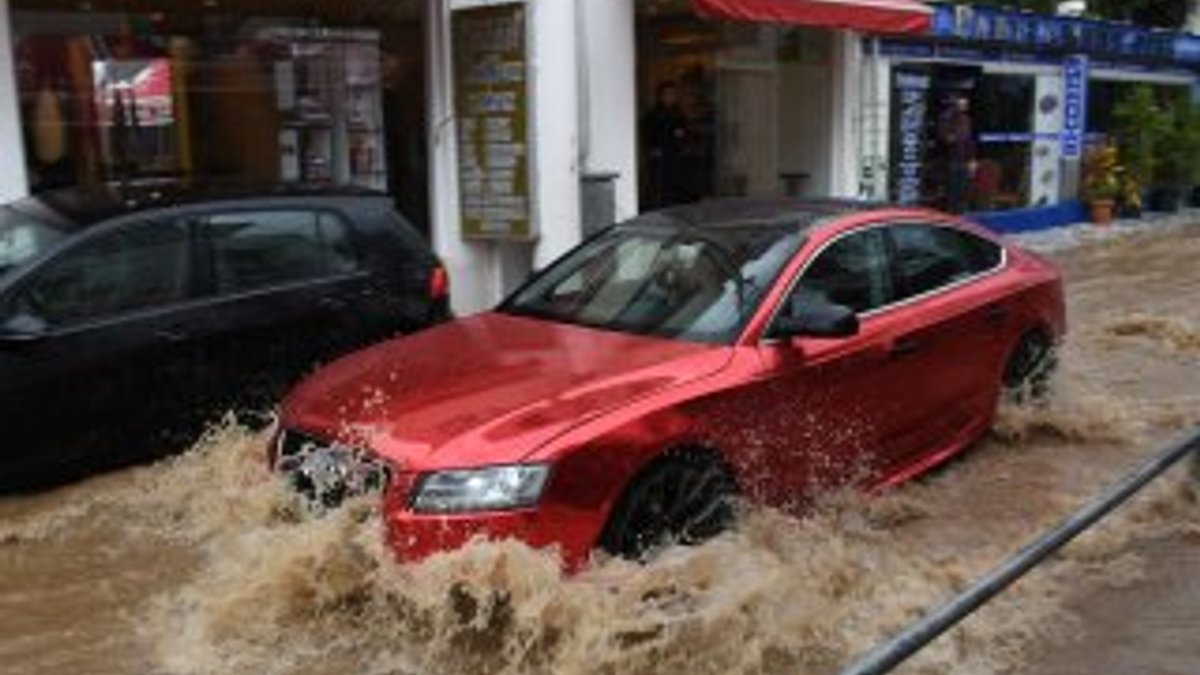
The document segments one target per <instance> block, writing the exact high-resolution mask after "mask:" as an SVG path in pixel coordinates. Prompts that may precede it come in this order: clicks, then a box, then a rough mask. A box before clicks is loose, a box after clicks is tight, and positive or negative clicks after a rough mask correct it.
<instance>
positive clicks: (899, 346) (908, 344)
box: [892, 337, 921, 357]
mask: <svg viewBox="0 0 1200 675" xmlns="http://www.w3.org/2000/svg"><path fill="white" fill-rule="evenodd" d="M920 350H921V341H920V340H918V339H917V338H915V337H902V338H899V339H897V340H896V341H895V342H893V343H892V356H895V357H900V356H908V355H909V354H915V353H916V352H918V351H920Z"/></svg>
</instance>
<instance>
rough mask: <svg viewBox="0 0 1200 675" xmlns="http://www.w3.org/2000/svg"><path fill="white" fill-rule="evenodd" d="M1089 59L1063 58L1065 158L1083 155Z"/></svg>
mask: <svg viewBox="0 0 1200 675" xmlns="http://www.w3.org/2000/svg"><path fill="white" fill-rule="evenodd" d="M1087 86H1088V59H1087V57H1086V56H1068V57H1067V58H1066V59H1065V60H1063V94H1064V96H1063V130H1062V156H1063V159H1079V158H1080V157H1081V156H1083V145H1084V134H1086V133H1087Z"/></svg>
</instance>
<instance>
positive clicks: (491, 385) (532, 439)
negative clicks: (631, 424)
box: [283, 313, 731, 470]
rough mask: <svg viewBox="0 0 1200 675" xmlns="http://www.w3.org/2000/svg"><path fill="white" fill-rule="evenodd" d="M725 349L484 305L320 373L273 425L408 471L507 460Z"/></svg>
mask: <svg viewBox="0 0 1200 675" xmlns="http://www.w3.org/2000/svg"><path fill="white" fill-rule="evenodd" d="M730 353H731V349H730V348H729V347H725V346H713V345H705V344H698V343H690V342H682V341H674V340H665V339H661V338H648V337H642V336H636V335H627V334H622V333H615V332H608V331H601V330H595V329H591V328H583V327H579V326H572V325H568V324H561V323H551V322H547V321H541V320H536V319H529V318H522V317H516V316H509V315H504V314H499V313H489V314H483V315H479V316H476V317H472V318H469V319H463V320H459V321H454V322H451V323H448V324H443V325H441V326H438V327H436V328H433V329H430V330H427V331H425V332H423V333H418V334H416V335H414V336H411V337H406V338H401V339H397V340H392V341H390V342H386V343H383V344H381V345H377V346H375V347H372V348H370V349H367V350H365V351H362V352H359V353H357V354H353V355H351V356H349V357H346V358H344V359H342V360H340V361H338V362H335V363H333V364H331V365H330V366H328V367H326V368H324V369H322V370H320V371H318V372H317V373H316V374H315V375H313V376H312V377H310V378H309V379H308V380H307V381H305V382H304V383H303V384H301V385H300V386H299V387H298V388H297V389H296V390H295V391H294V392H293V393H292V395H291V396H290V397H289V398H288V400H287V401H286V403H285V405H284V413H283V424H285V425H288V426H292V427H296V428H299V429H304V430H307V431H309V432H313V433H318V434H320V435H324V436H336V437H338V438H339V439H341V440H343V441H347V442H351V443H355V444H360V445H366V446H367V447H369V448H371V449H372V450H373V451H375V452H377V453H379V454H381V455H384V456H386V457H387V458H389V459H391V460H392V461H394V462H397V463H399V464H401V465H403V466H405V467H406V468H411V469H413V470H420V469H423V468H431V467H452V466H472V465H476V464H490V463H503V462H515V461H519V460H520V459H521V458H522V457H524V456H525V455H527V454H529V453H530V452H532V451H533V450H535V449H537V448H538V447H539V446H541V445H542V444H544V443H545V442H546V441H548V440H550V439H552V438H554V437H555V436H557V435H559V434H561V433H563V432H564V431H566V430H568V429H570V428H572V427H574V426H575V425H577V424H579V423H581V422H584V421H586V420H588V419H591V418H594V417H596V416H598V415H600V414H602V413H604V412H605V411H608V410H611V409H613V408H615V407H618V406H620V405H622V404H623V403H627V402H629V401H632V400H634V399H638V398H641V397H643V396H645V395H647V394H649V393H651V392H654V391H659V390H662V389H664V388H667V387H670V386H673V385H676V384H679V383H682V382H685V381H690V380H694V379H697V378H699V377H703V376H705V375H708V374H710V373H712V372H715V371H716V370H719V369H720V368H721V367H722V366H723V365H724V364H725V363H727V362H728V359H729V355H730Z"/></svg>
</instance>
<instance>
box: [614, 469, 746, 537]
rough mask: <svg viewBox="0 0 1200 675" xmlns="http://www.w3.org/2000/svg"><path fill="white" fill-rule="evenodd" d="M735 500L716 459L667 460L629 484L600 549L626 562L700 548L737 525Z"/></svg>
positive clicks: (730, 480)
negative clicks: (672, 547)
mask: <svg viewBox="0 0 1200 675" xmlns="http://www.w3.org/2000/svg"><path fill="white" fill-rule="evenodd" d="M736 496H737V485H736V483H735V482H734V480H733V477H732V476H731V475H730V473H729V470H728V469H726V467H725V466H723V465H722V464H721V462H719V461H717V460H716V459H714V458H712V457H710V456H707V455H704V454H699V453H681V454H674V455H667V456H665V457H663V458H661V459H659V460H656V461H655V462H654V463H653V464H651V465H650V466H649V467H648V468H647V469H645V470H644V471H643V472H642V473H641V474H640V475H638V476H637V477H636V478H635V479H634V480H633V482H632V483H630V485H629V487H628V488H627V489H626V491H625V494H624V495H623V496H622V498H621V501H620V502H619V503H618V504H617V507H616V509H614V511H613V514H612V517H611V518H610V519H609V522H608V526H607V527H606V528H605V531H604V534H603V536H602V537H601V541H600V546H601V548H603V549H604V550H605V551H607V552H609V553H611V554H613V555H617V556H621V557H623V558H630V559H635V560H647V559H649V558H651V557H653V556H654V554H655V553H657V552H658V551H660V550H661V549H663V548H664V547H666V546H669V545H672V544H682V545H693V544H699V543H701V542H704V541H706V540H708V539H711V538H712V537H715V536H716V535H718V534H720V533H721V532H723V531H724V530H726V529H728V528H729V527H730V526H731V525H732V524H733V521H734V518H735V516H736V513H735V506H736V504H735V502H736Z"/></svg>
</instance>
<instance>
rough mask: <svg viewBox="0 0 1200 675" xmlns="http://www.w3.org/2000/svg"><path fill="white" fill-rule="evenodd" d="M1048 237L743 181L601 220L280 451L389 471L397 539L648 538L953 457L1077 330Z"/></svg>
mask: <svg viewBox="0 0 1200 675" xmlns="http://www.w3.org/2000/svg"><path fill="white" fill-rule="evenodd" d="M1064 323H1065V322H1064V309H1063V293H1062V282H1061V280H1060V277H1059V274H1058V273H1057V272H1056V271H1055V269H1054V268H1053V267H1052V266H1051V265H1050V264H1049V263H1048V262H1046V261H1045V260H1043V259H1041V258H1039V257H1037V256H1035V255H1033V254H1031V253H1029V252H1026V251H1024V250H1022V249H1019V248H1017V247H1015V246H1013V245H1012V244H1011V243H1008V242H1006V241H1003V240H1001V239H1000V238H998V237H996V236H995V235H993V234H991V233H990V232H988V231H986V230H984V229H981V228H979V227H976V226H974V225H971V224H970V223H966V222H963V221H962V220H959V219H956V218H953V217H950V216H947V215H943V214H940V213H937V212H934V211H929V210H920V209H879V208H874V209H873V208H869V207H866V206H863V205H861V204H855V203H846V202H804V201H759V200H731V201H716V202H708V203H703V204H698V205H691V206H685V207H678V208H672V209H668V210H665V211H660V212H655V213H651V214H648V215H643V216H640V217H638V218H635V219H633V220H631V221H628V222H626V223H624V224H621V225H617V226H615V227H613V228H611V229H609V230H607V231H605V232H603V233H601V234H599V235H598V236H595V237H593V238H591V239H590V240H588V241H586V242H585V243H583V244H582V245H580V246H579V247H578V248H576V249H575V250H573V251H572V252H570V253H568V254H567V255H566V256H564V257H563V258H561V259H560V260H559V261H558V262H557V263H555V264H554V265H552V266H551V267H549V268H548V269H546V270H545V271H543V272H541V273H540V274H538V275H536V276H535V277H533V278H532V279H531V280H530V281H529V282H528V283H526V284H525V285H524V286H523V287H522V288H520V289H519V290H517V291H516V292H515V293H514V294H513V295H512V296H511V297H510V298H509V299H508V300H506V301H505V302H504V303H502V304H501V305H500V306H499V307H498V308H497V309H496V310H494V311H491V312H486V313H484V314H481V315H478V316H473V317H470V318H466V319H462V320H458V321H453V322H450V323H448V324H444V325H441V326H438V327H436V328H433V329H430V330H427V331H425V332H423V333H419V334H416V335H413V336H411V337H405V338H401V339H397V340H393V341H390V342H386V343H383V344H380V345H378V346H376V347H373V348H370V349H367V350H365V351H362V352H359V353H356V354H353V355H351V356H349V357H346V358H344V359H342V360H341V361H338V362H335V363H334V364H332V365H330V366H329V367H327V368H325V369H323V370H321V371H319V372H317V373H316V374H315V375H314V376H312V377H311V378H309V379H308V380H307V381H306V382H304V383H302V384H301V385H300V386H299V387H298V388H297V389H296V390H295V391H294V392H293V393H292V394H291V395H290V397H289V398H288V399H287V400H286V401H285V403H284V406H283V411H282V416H281V424H280V429H281V430H280V432H279V434H278V437H277V439H276V440H275V442H274V443H273V447H272V455H273V461H274V464H275V466H276V468H277V469H278V470H279V471H281V472H284V473H285V474H287V475H288V476H290V478H291V480H292V482H293V483H294V484H295V486H296V487H297V488H299V489H300V490H301V491H303V492H304V493H306V494H307V495H308V496H309V497H310V498H312V499H315V500H317V501H319V502H321V503H324V504H326V505H332V504H336V503H337V502H339V501H340V500H341V499H343V498H344V497H345V496H346V495H349V494H354V493H359V492H362V491H366V490H379V491H381V492H382V499H383V505H384V517H385V520H386V527H387V532H388V538H389V541H390V543H391V544H392V546H393V548H394V549H395V550H396V552H397V554H398V556H399V558H400V559H402V560H413V559H417V558H420V557H422V556H425V555H427V554H429V553H431V552H434V551H439V550H444V549H450V548H455V547H458V546H461V545H462V544H464V543H465V542H467V541H468V540H470V539H471V538H473V537H476V536H484V537H488V538H505V537H515V538H518V539H521V540H524V541H526V542H528V543H529V544H531V545H533V546H535V547H551V546H555V547H558V549H559V552H560V554H561V555H562V556H563V558H564V560H565V562H566V564H567V565H568V566H570V567H576V566H578V565H580V564H581V563H583V562H585V561H586V560H587V559H588V557H589V555H590V553H591V551H593V550H594V549H596V548H600V549H604V550H607V551H609V552H611V553H614V554H617V555H623V556H630V557H641V556H645V555H647V554H649V553H651V552H652V551H654V550H655V549H656V548H658V547H660V546H661V545H663V544H664V543H667V542H682V543H689V542H696V541H700V540H703V539H704V538H706V537H709V536H711V535H713V534H715V533H717V532H719V531H720V530H721V529H722V528H724V527H726V526H727V525H728V524H729V523H730V520H731V518H732V516H733V506H732V501H733V499H732V498H733V497H735V496H738V497H742V498H747V499H749V500H752V501H756V502H760V503H766V504H770V505H777V506H793V505H803V504H804V503H806V501H808V500H809V499H810V498H811V497H812V496H813V495H814V493H815V492H816V491H818V490H821V489H824V488H828V487H830V486H836V485H841V484H845V483H847V482H850V481H854V482H857V483H858V484H860V485H861V486H863V487H864V488H867V489H878V488H882V487H887V486H891V485H894V484H896V483H899V482H901V481H904V480H906V479H908V478H911V477H913V476H916V475H918V474H921V473H923V472H924V471H926V470H928V469H930V468H931V467H933V466H935V465H937V464H939V463H941V462H943V461H945V460H946V459H948V458H950V457H952V456H953V455H955V454H956V453H958V452H960V451H961V450H962V449H963V448H964V447H966V446H967V445H969V444H970V443H971V442H972V441H974V440H975V439H977V438H979V436H980V435H981V434H983V433H984V432H985V431H986V430H987V429H988V427H989V425H991V423H992V421H993V418H994V415H995V411H996V406H997V401H998V399H999V397H1000V396H1001V395H1002V394H1003V393H1004V392H1005V391H1006V390H1009V391H1013V392H1015V391H1019V390H1021V389H1022V388H1023V387H1025V386H1027V385H1029V384H1030V383H1034V384H1036V382H1037V381H1038V380H1039V378H1040V376H1041V375H1042V374H1043V373H1044V372H1045V369H1046V367H1047V365H1048V364H1049V363H1050V362H1051V359H1050V354H1051V349H1052V347H1053V345H1054V344H1055V343H1056V342H1057V341H1058V340H1059V339H1060V338H1061V336H1062V335H1063V333H1064Z"/></svg>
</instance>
